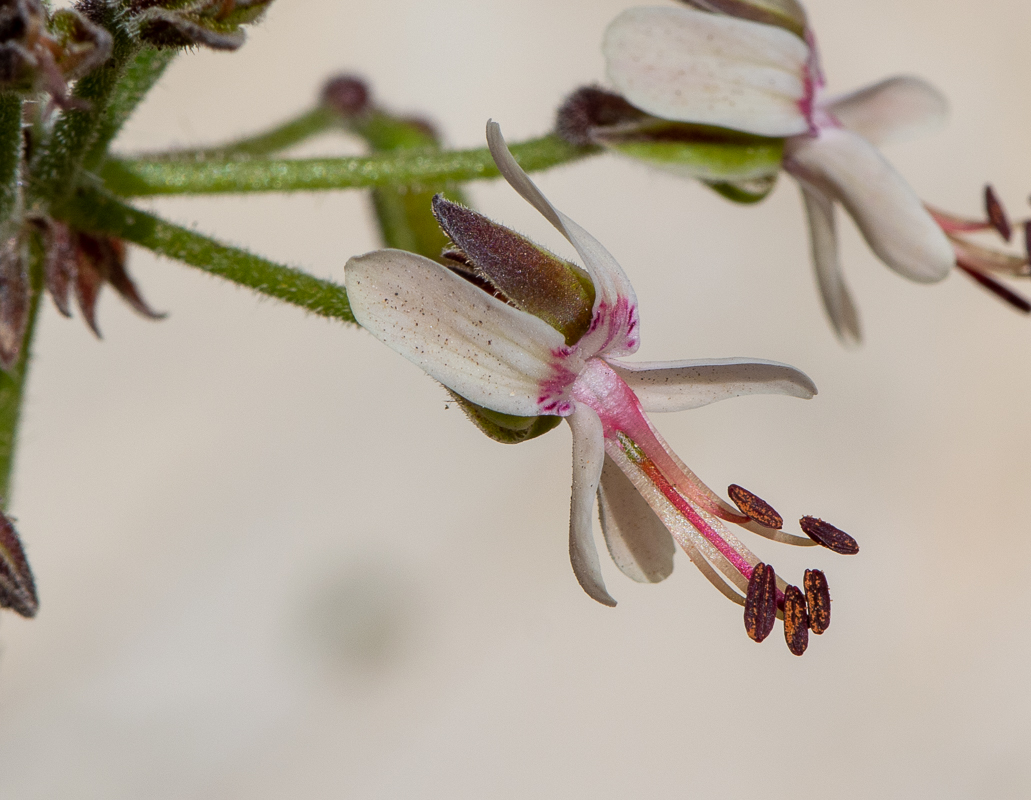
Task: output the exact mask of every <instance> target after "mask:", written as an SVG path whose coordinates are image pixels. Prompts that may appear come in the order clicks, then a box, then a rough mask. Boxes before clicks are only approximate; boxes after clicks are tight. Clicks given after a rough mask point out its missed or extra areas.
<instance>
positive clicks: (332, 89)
mask: <svg viewBox="0 0 1031 800" xmlns="http://www.w3.org/2000/svg"><path fill="white" fill-rule="evenodd" d="M322 104H323V105H324V106H328V107H329V108H331V109H333V111H335V112H337V113H338V114H340V115H341V116H343V117H355V116H358V115H359V114H363V113H364V112H366V111H368V110H369V108H370V94H369V87H368V85H367V84H366V83H365V81H363V80H362V79H361V78H358V77H356V76H354V75H337V76H336V77H333V78H330V79H329V80H328V81H326V84H325V85H324V86H323V87H322Z"/></svg>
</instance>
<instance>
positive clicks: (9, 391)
mask: <svg viewBox="0 0 1031 800" xmlns="http://www.w3.org/2000/svg"><path fill="white" fill-rule="evenodd" d="M31 242H32V244H31V246H30V254H31V256H30V259H29V319H28V323H27V325H26V327H25V337H24V339H22V345H21V355H20V356H19V358H18V363H17V364H16V365H15V367H14V369H12V370H11V371H10V372H0V501H2V503H3V507H4V508H5V509H8V508H10V507H11V475H12V473H13V471H14V455H15V446H16V445H17V439H18V423H19V422H20V421H21V409H22V401H23V400H24V397H25V380H26V378H27V377H28V374H29V359H30V358H31V352H30V351H31V350H32V338H33V334H34V333H35V330H36V320H37V319H38V317H39V301H40V298H41V297H42V296H43V247H42V244H41V243H40V242H39V240H38V237H36V236H33V237H32V240H31Z"/></svg>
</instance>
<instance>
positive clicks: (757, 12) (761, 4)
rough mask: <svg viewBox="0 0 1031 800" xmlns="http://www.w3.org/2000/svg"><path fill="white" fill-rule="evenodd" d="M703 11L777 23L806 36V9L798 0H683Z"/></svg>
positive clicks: (781, 26)
mask: <svg viewBox="0 0 1031 800" xmlns="http://www.w3.org/2000/svg"><path fill="white" fill-rule="evenodd" d="M682 2H684V3H686V4H687V5H689V6H692V7H694V8H697V9H700V10H702V11H712V12H714V13H716V14H726V15H727V16H728V17H738V18H739V19H749V20H752V21H753V22H762V23H764V24H766V25H776V26H777V27H778V28H784V29H785V30H789V31H791V32H792V33H794V34H795V35H797V36H801V37H802V38H803V39H804V38H805V31H806V25H807V21H806V15H805V9H804V8H802V6H801V4H800V3H798V2H797V0H682Z"/></svg>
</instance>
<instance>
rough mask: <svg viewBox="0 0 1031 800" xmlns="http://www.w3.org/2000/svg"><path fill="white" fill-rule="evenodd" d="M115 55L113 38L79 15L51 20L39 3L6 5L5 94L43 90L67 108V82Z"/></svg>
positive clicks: (0, 19) (24, 0) (2, 10)
mask: <svg viewBox="0 0 1031 800" xmlns="http://www.w3.org/2000/svg"><path fill="white" fill-rule="evenodd" d="M110 55H111V34H109V33H108V32H107V31H106V30H104V28H102V27H100V26H99V25H96V24H95V23H93V22H91V21H90V20H89V19H88V18H87V17H85V16H84V15H82V14H80V13H79V12H78V11H75V10H73V9H63V10H61V11H58V12H56V13H55V14H54V15H53V16H52V17H48V16H47V13H46V10H45V9H44V7H43V5H42V4H41V3H40V2H39V0H0V89H4V90H7V91H15V92H25V93H28V92H35V91H39V90H41V89H42V90H44V91H46V92H49V93H50V94H51V95H52V96H53V98H54V100H55V101H56V102H57V103H58V105H61V106H66V107H67V106H68V105H70V104H71V103H70V100H69V98H68V83H67V82H68V81H69V80H75V79H76V78H81V77H82V76H83V75H85V74H86V73H87V72H89V71H90V70H92V69H93V68H95V67H97V66H99V65H100V64H103V63H104V61H106V60H107V58H108V57H109V56H110Z"/></svg>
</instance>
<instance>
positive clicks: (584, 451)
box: [566, 403, 616, 606]
mask: <svg viewBox="0 0 1031 800" xmlns="http://www.w3.org/2000/svg"><path fill="white" fill-rule="evenodd" d="M566 421H567V422H568V423H569V427H570V428H571V429H572V431H573V494H572V498H571V499H570V503H569V561H570V563H572V565H573V574H575V575H576V579H577V580H578V581H579V582H580V585H581V586H582V587H583V590H584V591H585V592H587V594H589V595H590V596H591V597H592V598H594V599H595V600H597V601H598V602H599V603H601V604H602V605H606V606H614V605H616V601H615V600H613V599H612V596H611V595H610V594H609V593H608V592H607V591H606V590H605V581H604V579H603V578H602V577H601V564H600V563H599V562H598V549H597V548H596V547H595V546H594V531H593V528H594V525H593V522H592V520H593V518H594V497H595V495H596V494H597V493H598V484H599V483H600V482H601V470H602V465H603V464H604V461H605V437H604V435H603V433H602V427H601V420H600V419H599V418H598V415H597V413H595V411H594V409H593V408H590V407H589V406H585V405H583V404H582V403H580V404H578V405H577V407H576V409H575V410H574V411H573V413H572V414H570V415H569V416H568V417H566Z"/></svg>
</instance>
